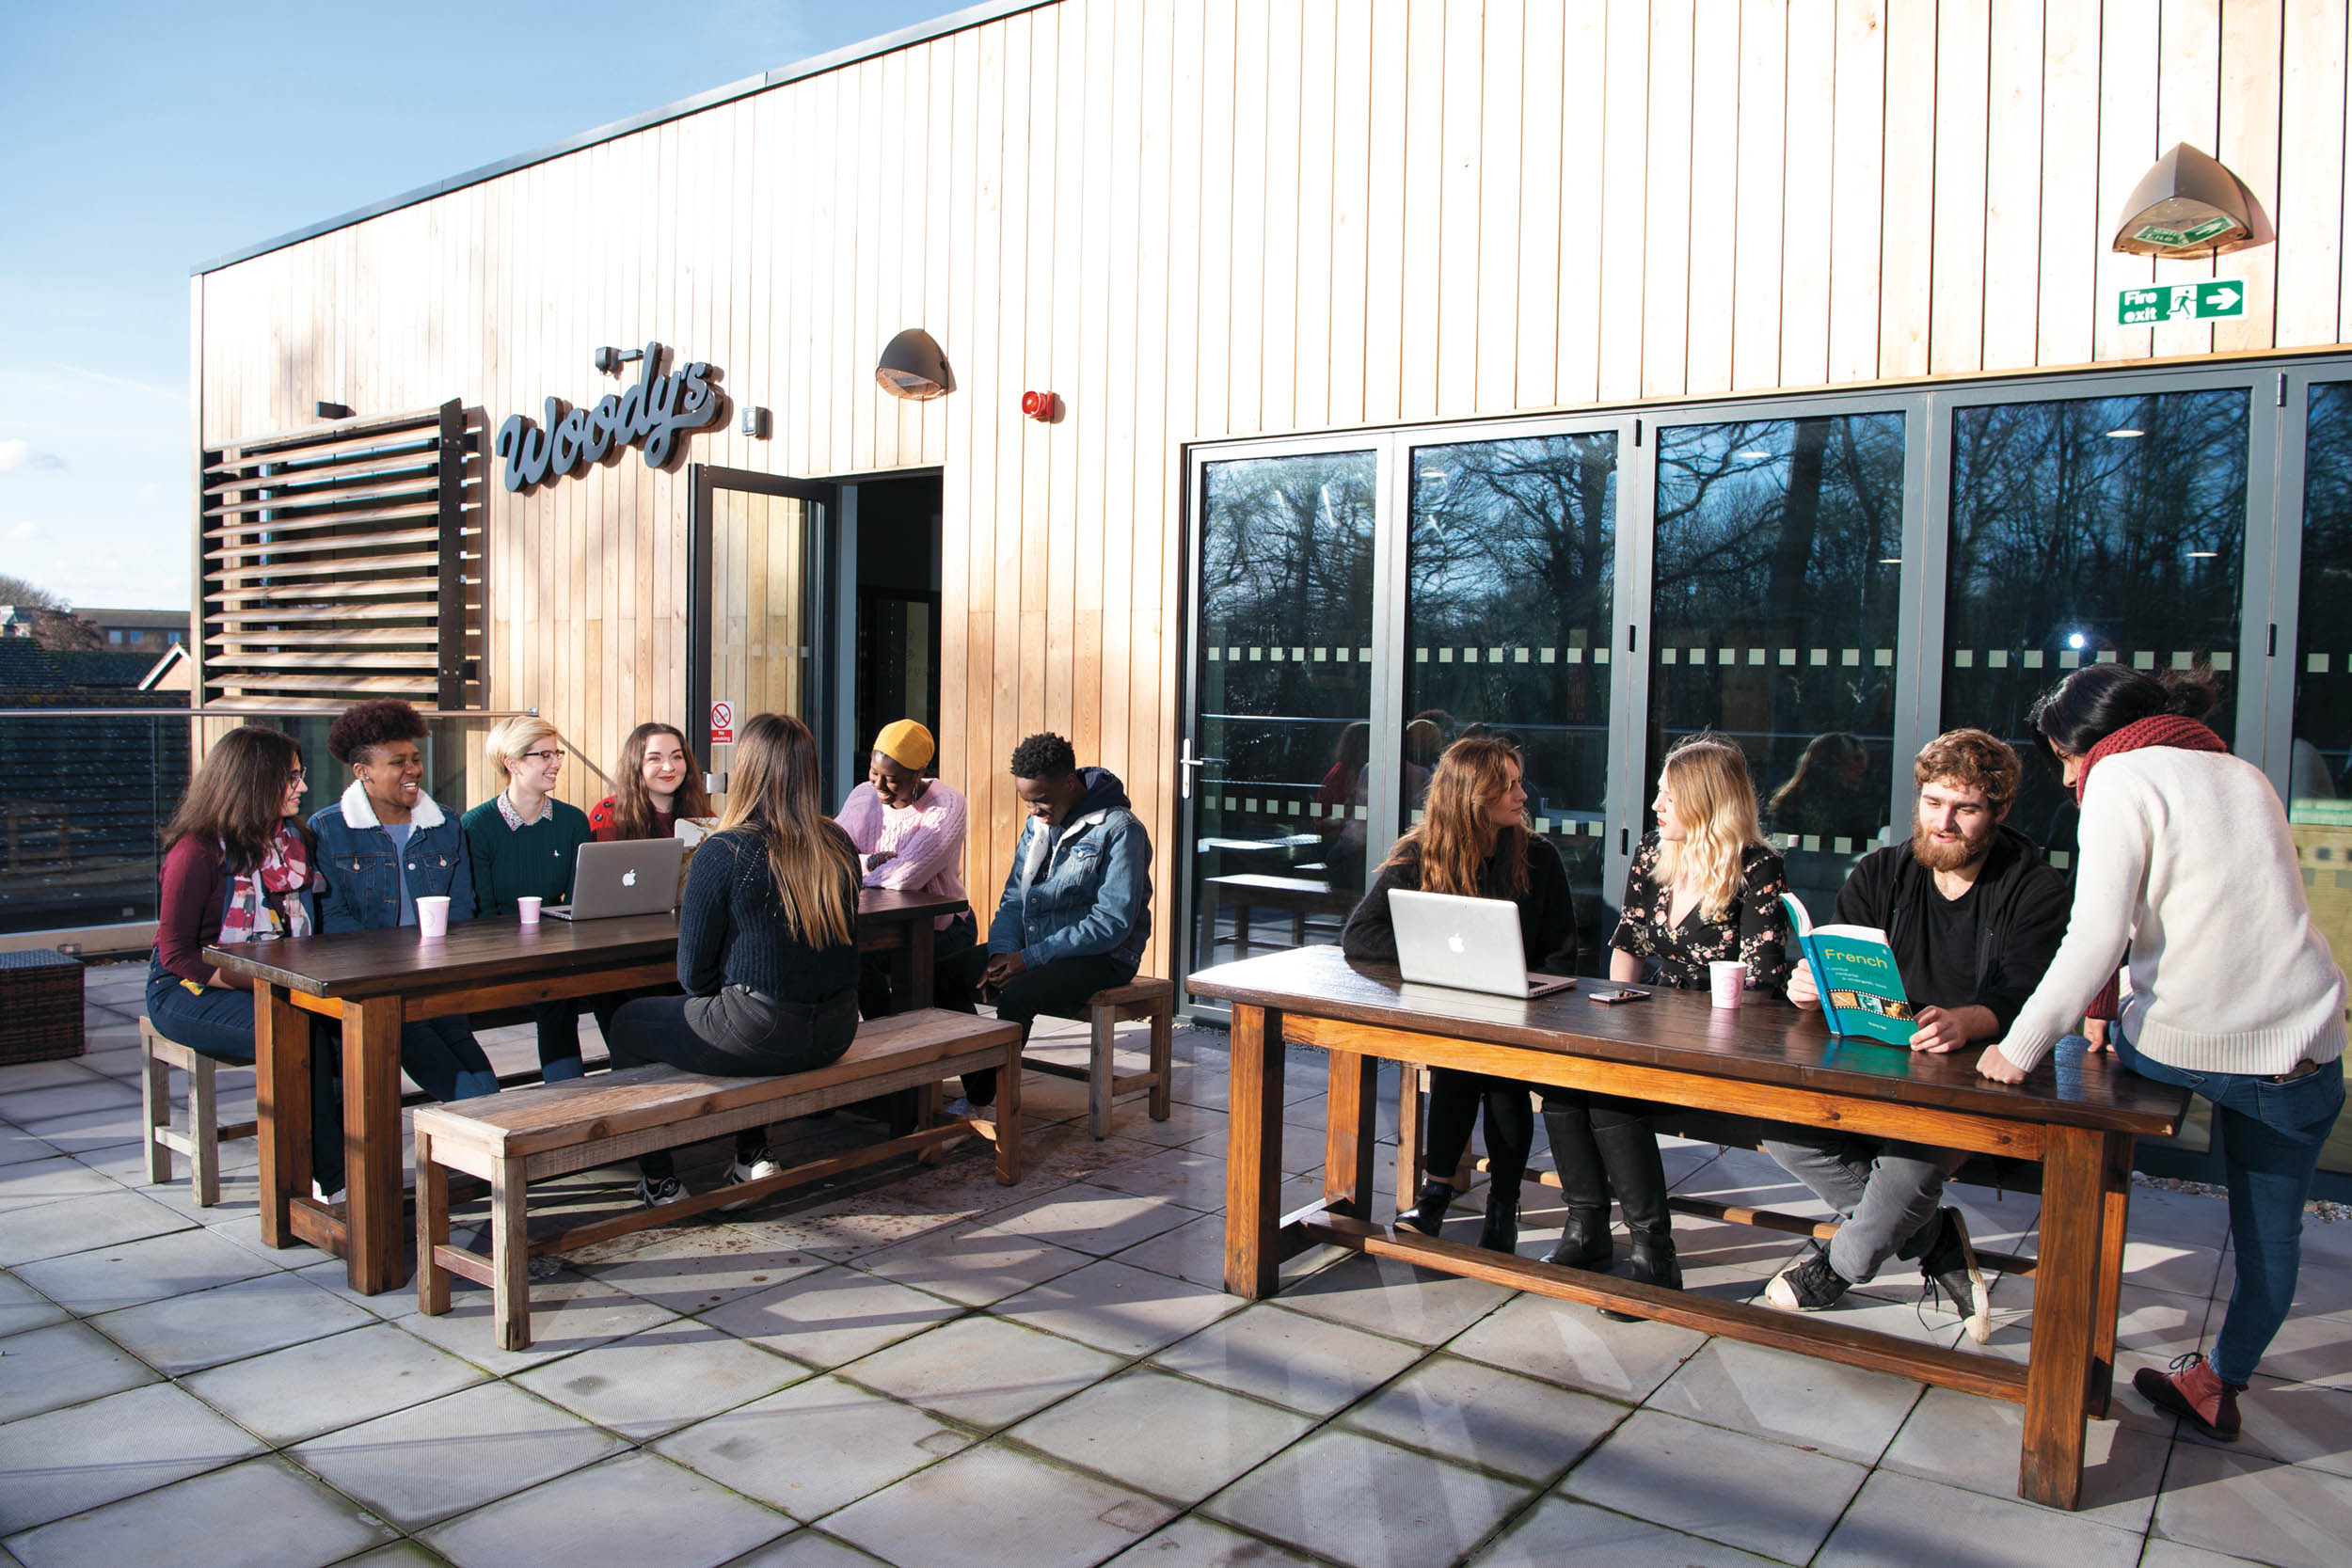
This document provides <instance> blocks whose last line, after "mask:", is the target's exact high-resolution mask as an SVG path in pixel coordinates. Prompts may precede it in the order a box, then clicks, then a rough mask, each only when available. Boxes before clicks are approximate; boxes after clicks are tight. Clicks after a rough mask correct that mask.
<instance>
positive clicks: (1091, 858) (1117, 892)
mask: <svg viewBox="0 0 2352 1568" xmlns="http://www.w3.org/2000/svg"><path fill="white" fill-rule="evenodd" d="M1080 771H1081V775H1082V777H1084V779H1085V780H1086V785H1087V792H1086V794H1084V795H1083V796H1081V797H1079V800H1078V804H1077V806H1076V807H1075V808H1074V809H1073V811H1072V813H1071V816H1070V820H1069V821H1068V822H1067V823H1065V824H1064V825H1063V827H1062V830H1061V833H1060V836H1059V837H1058V838H1057V837H1056V836H1055V834H1054V832H1053V830H1052V829H1050V828H1048V827H1047V826H1046V825H1045V824H1044V822H1043V821H1041V819H1039V818H1037V817H1034V816H1032V817H1030V818H1029V819H1028V824H1027V826H1025V827H1024V828H1023V829H1022V831H1021V843H1020V846H1019V847H1017V848H1016V849H1015V850H1014V851H1013V857H1012V870H1011V872H1010V873H1009V874H1008V875H1007V877H1006V878H1005V892H1004V896H1003V897H1002V898H1001V899H999V900H998V902H997V905H996V918H995V919H994V920H993V921H992V922H991V923H990V925H989V927H988V950H989V951H990V952H992V953H1019V954H1020V955H1021V957H1022V958H1023V960H1024V961H1025V963H1027V965H1028V966H1029V967H1030V968H1031V969H1041V968H1042V967H1044V966H1045V965H1046V964H1049V963H1052V962H1053V961H1054V960H1055V959H1056V958H1084V957H1088V956H1090V955H1092V956H1101V957H1104V958H1115V959H1118V960H1120V961H1121V962H1123V963H1129V964H1139V963H1141V962H1142V961H1143V947H1144V943H1145V942H1149V941H1150V940H1151V938H1152V839H1151V835H1150V834H1148V833H1146V832H1144V829H1143V824H1142V823H1141V822H1139V821H1137V820H1136V815H1135V813H1134V812H1132V811H1130V810H1129V809H1128V806H1127V791H1126V788H1125V787H1124V786H1123V785H1121V784H1120V782H1119V777H1118V775H1117V774H1115V773H1112V772H1111V771H1110V770H1109V769H1107V768H1083V769H1081V770H1080Z"/></svg>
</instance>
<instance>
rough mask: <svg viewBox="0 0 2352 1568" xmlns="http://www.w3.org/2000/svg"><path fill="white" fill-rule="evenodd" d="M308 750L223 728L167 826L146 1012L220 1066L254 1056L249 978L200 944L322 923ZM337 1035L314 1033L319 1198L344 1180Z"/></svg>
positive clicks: (313, 1164) (313, 1137)
mask: <svg viewBox="0 0 2352 1568" xmlns="http://www.w3.org/2000/svg"><path fill="white" fill-rule="evenodd" d="M305 787H306V786H305V782H304V773H303V768H302V753H301V752H299V751H298V750H296V749H295V746H294V742H293V741H292V740H291V739H289V738H287V737H286V736H282V735H280V734H278V732H277V731H276V730H265V729H262V728H259V727H257V726H254V725H250V724H247V725H243V726H241V727H239V728H237V729H233V730H230V732H229V733H228V734H227V735H225V736H221V738H220V739H219V741H217V742H216V743H215V745H214V747H213V749H212V751H211V752H208V753H206V755H205V758H204V763H203V766H202V767H200V768H198V769H197V771H196V777H195V778H194V779H192V780H190V781H189V784H188V793H187V798H186V799H185V800H182V801H181V803H180V809H179V811H178V812H177V813H176V814H175V815H174V816H172V819H171V825H170V826H169V827H167V828H166V829H165V830H164V867H163V891H162V895H161V897H160V898H159V899H158V901H157V909H156V915H155V950H154V953H153V955H152V957H151V958H150V959H149V962H148V970H147V1016H148V1018H149V1019H150V1020H151V1022H153V1023H154V1025H155V1028H156V1031H157V1032H158V1033H159V1034H161V1035H162V1036H163V1037H164V1038H166V1039H167V1040H174V1041H177V1042H178V1043H179V1044H182V1045H184V1046H187V1047H189V1048H190V1049H191V1050H195V1051H200V1052H202V1053H204V1054H205V1055H207V1056H211V1057H213V1058H215V1060H218V1061H223V1062H239V1063H250V1062H251V1061H252V1060H253V991H252V982H251V981H249V980H245V979H241V978H239V977H238V976H236V975H233V974H222V973H221V972H220V971H219V970H217V969H215V968H214V967H213V966H212V965H211V964H209V963H206V962H205V961H204V949H205V948H207V947H210V946H216V945H217V946H230V945H234V944H236V943H239V942H271V941H275V940H276V939H278V938H279V937H300V936H308V935H310V932H311V931H312V930H314V929H316V922H317V917H318V905H317V893H318V889H319V887H320V886H321V884H322V882H323V880H324V879H322V878H321V877H320V875H319V872H318V862H317V852H316V851H317V844H316V841H315V840H313V839H312V838H311V836H310V829H308V828H306V827H304V826H303V824H302V818H301V816H300V815H299V814H300V812H301V809H302V795H303V790H304V788H305ZM336 1046H337V1042H336V1040H335V1038H334V1037H333V1036H332V1034H331V1033H329V1032H327V1031H326V1030H325V1029H323V1028H322V1027H321V1026H320V1025H319V1024H318V1023H317V1022H313V1023H312V1025H311V1036H310V1170H311V1174H312V1175H313V1176H314V1177H315V1178H316V1179H317V1183H318V1196H320V1197H321V1198H325V1199H328V1200H331V1199H332V1198H333V1197H334V1196H337V1195H338V1194H340V1193H341V1192H342V1185H343V1175H342V1171H343V1127H342V1091H341V1089H340V1087H339V1086H338V1085H337V1078H336V1072H335V1066H336V1058H337V1051H336Z"/></svg>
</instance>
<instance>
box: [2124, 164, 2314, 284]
mask: <svg viewBox="0 0 2352 1568" xmlns="http://www.w3.org/2000/svg"><path fill="white" fill-rule="evenodd" d="M2278 237H2279V236H2278V234H2277V232H2276V231H2275V230H2272V228H2271V227H2270V219H2269V217H2268V216H2267V215H2266V214H2265V213H2264V212H2263V208H2262V203H2261V202H2260V201H2258V200H2256V199H2255V198H2254V193H2253V192H2252V191H2249V190H2248V189H2247V188H2246V182H2245V181H2243V180H2240V179H2239V178H2238V177H2237V176H2236V175H2234V174H2233V173H2231V172H2230V171H2229V169H2228V168H2227V167H2225V166H2223V165H2222V164H2221V163H2220V162H2218V161H2217V160H2216V159H2214V158H2212V157H2210V156H2208V155H2206V154H2205V153H2202V152H2200V151H2199V150H2197V149H2195V148H2193V147H2191V146H2189V145H2188V143H2186V142H2180V143H2176V144H2175V145H2174V147H2173V149H2172V150H2171V151H2169V152H2168V153H2166V154H2165V155H2164V156H2163V157H2161V158H2159V159H2157V160H2156V166H2155V167H2153V168H2152V169H2150V170H2149V171H2148V172H2147V173H2146V174H2145V175H2143V176H2142V177H2141V179H2140V182H2139V183H2138V184H2137V185H2135V186H2133V187H2132V194H2131V195H2130V197H2129V198H2126V199H2125V200H2124V202H2123V219H2122V222H2121V223H2120V224H2118V225H2117V226H2116V230H2115V245H2114V248H2115V249H2117V250H2120V251H2122V252H2123V253H2124V254H2126V255H2130V256H2201V255H2209V256H2226V255H2228V254H2229V253H2230V252H2231V251H2233V250H2245V249H2248V248H2249V247H2251V246H2254V245H2268V244H2270V243H2271V242H2272V241H2273V240H2275V239H2277V238H2278Z"/></svg>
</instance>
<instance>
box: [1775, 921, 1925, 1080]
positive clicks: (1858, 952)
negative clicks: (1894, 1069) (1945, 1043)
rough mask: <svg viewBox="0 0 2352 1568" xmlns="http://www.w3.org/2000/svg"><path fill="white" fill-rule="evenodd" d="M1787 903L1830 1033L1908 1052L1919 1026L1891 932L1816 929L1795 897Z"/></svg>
mask: <svg viewBox="0 0 2352 1568" xmlns="http://www.w3.org/2000/svg"><path fill="white" fill-rule="evenodd" d="M1781 902H1782V903H1783V904H1786V905H1787V906H1788V925H1789V929H1790V930H1791V931H1792V932H1793V933H1794V934H1795V936H1796V939H1797V944H1798V946H1799V947H1801V948H1802V949H1803V950H1804V958H1805V962H1806V964H1807V965H1808V966H1809V967H1810V968H1811V969H1812V971H1813V986H1814V989H1815V990H1818V991H1820V993H1821V1016H1822V1018H1823V1019H1824V1020H1825V1021H1827V1022H1828V1024H1829V1027H1830V1033H1832V1034H1834V1035H1841V1036H1846V1037H1853V1036H1861V1037H1864V1038H1867V1039H1874V1040H1879V1041H1882V1042H1883V1043H1884V1044H1887V1045H1899V1046H1902V1047H1904V1048H1906V1049H1908V1048H1909V1047H1910V1044H1911V1037H1912V1036H1913V1035H1915V1034H1916V1033H1918V1030H1919V1024H1918V1022H1917V1020H1915V1018H1914V1017H1913V1016H1912V1012H1913V1009H1912V1006H1911V1000H1910V998H1909V997H1907V996H1906V995H1905V994H1904V993H1903V977H1902V973H1901V971H1899V969H1897V968H1896V966H1895V950H1894V949H1893V948H1892V947H1890V946H1888V945H1887V942H1886V933H1885V932H1884V931H1882V930H1879V929H1878V928H1877V927H1870V926H1816V925H1814V924H1813V921H1812V918H1811V917H1810V916H1808V915H1807V914H1806V913H1805V911H1804V905H1803V904H1801V903H1799V902H1798V901H1797V900H1796V899H1795V898H1794V897H1793V896H1791V895H1788V894H1783V895H1781Z"/></svg>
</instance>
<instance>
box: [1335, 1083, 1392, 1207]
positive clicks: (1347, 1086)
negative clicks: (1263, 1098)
mask: <svg viewBox="0 0 2352 1568" xmlns="http://www.w3.org/2000/svg"><path fill="white" fill-rule="evenodd" d="M1379 1076H1380V1058H1379V1057H1377V1056H1359V1055H1356V1054H1353V1053H1349V1052H1345V1051H1334V1052H1332V1053H1331V1077H1330V1088H1329V1093H1328V1098H1327V1100H1326V1101H1325V1103H1326V1105H1327V1113H1328V1119H1327V1123H1326V1125H1325V1128H1324V1133H1323V1200H1324V1202H1325V1203H1327V1204H1328V1205H1329V1206H1330V1208H1331V1211H1332V1212H1334V1213H1340V1214H1347V1215H1351V1216H1353V1217H1354V1218H1356V1219H1359V1220H1368V1219H1370V1218H1372V1161H1373V1151H1374V1148H1375V1145H1376V1144H1377V1142H1378V1139H1379V1123H1378V1120H1377V1117H1378V1114H1379V1108H1380V1090H1379Z"/></svg>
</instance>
